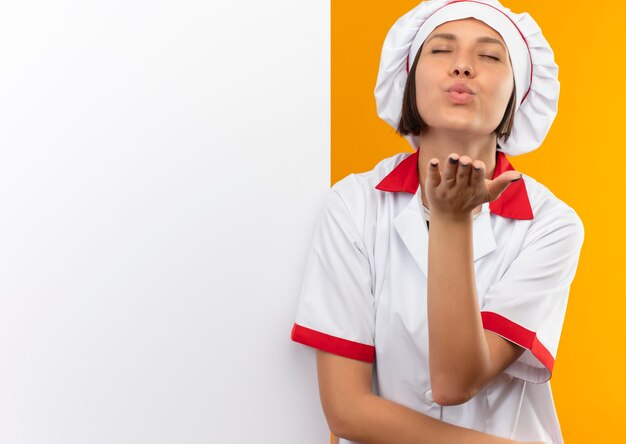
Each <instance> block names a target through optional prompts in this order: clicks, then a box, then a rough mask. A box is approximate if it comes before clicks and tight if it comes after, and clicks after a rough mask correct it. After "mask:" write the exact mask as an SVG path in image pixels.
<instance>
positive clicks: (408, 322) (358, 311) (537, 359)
mask: <svg viewBox="0 0 626 444" xmlns="http://www.w3.org/2000/svg"><path fill="white" fill-rule="evenodd" d="M418 156H419V149H418V150H417V151H416V152H415V153H399V154H397V155H395V156H392V157H390V158H387V159H385V160H383V161H381V162H380V163H378V165H376V167H375V168H374V169H373V170H371V171H369V172H366V173H360V174H351V175H349V176H347V177H345V178H344V179H342V180H341V181H339V182H337V183H336V184H335V185H334V186H333V187H332V188H331V189H330V190H329V191H328V193H327V196H326V201H325V206H324V210H323V212H322V216H321V218H320V219H319V220H318V223H317V227H316V231H315V234H314V237H313V241H312V244H311V248H310V252H309V256H308V259H307V264H306V269H305V274H304V279H303V282H302V287H301V294H300V300H299V305H298V310H297V314H296V320H295V323H294V325H293V329H292V332H291V338H292V340H293V341H296V342H299V343H302V344H305V345H307V346H310V347H314V348H317V349H320V350H325V351H327V352H331V353H334V354H337V355H341V356H345V357H348V358H352V359H358V360H362V361H366V362H372V363H373V364H374V365H373V370H374V372H373V387H372V390H373V392H374V393H376V394H378V395H379V396H381V397H383V398H385V399H389V400H391V401H394V402H397V403H399V404H402V405H404V406H406V407H409V408H411V409H413V410H416V411H418V412H421V413H423V414H426V415H429V416H431V417H434V418H438V419H441V420H443V421H445V422H448V423H452V424H456V425H459V426H462V427H467V428H471V429H475V430H479V431H483V432H486V433H489V434H493V435H498V436H501V437H504V438H509V439H516V440H521V441H531V440H532V441H544V442H546V443H548V444H557V443H562V442H563V439H562V436H561V432H560V427H559V422H558V419H557V416H556V411H555V408H554V402H553V399H552V394H551V390H550V384H549V382H547V381H548V380H549V379H550V376H551V373H552V368H553V365H554V358H555V356H556V351H557V345H558V342H559V337H560V334H561V328H562V325H563V319H564V316H565V309H566V305H567V299H568V294H569V288H570V284H571V283H572V280H573V279H574V275H575V272H576V268H577V265H578V258H579V255H580V250H581V247H582V243H583V237H584V230H583V225H582V222H581V220H580V218H579V217H578V215H577V214H576V212H575V211H574V210H573V209H572V208H570V207H569V206H567V205H566V204H565V203H564V202H562V201H561V200H559V199H558V198H557V197H555V196H554V194H552V193H551V192H550V191H549V190H548V189H547V188H546V187H545V186H543V185H541V184H540V183H539V182H537V181H536V180H535V179H533V178H531V177H529V176H527V175H524V177H523V179H522V180H519V181H517V182H513V183H512V184H511V185H509V187H508V188H507V189H506V190H505V191H504V193H503V194H502V195H501V196H500V197H499V198H498V199H497V200H495V201H493V202H490V203H488V204H483V205H482V209H481V212H480V214H479V215H478V217H476V218H475V219H474V222H473V247H474V248H473V252H474V267H475V276H476V287H477V288H476V289H477V296H478V299H479V307H480V310H481V315H482V321H483V326H484V328H485V329H487V330H490V331H492V332H494V333H496V334H498V335H500V336H502V337H504V338H506V339H508V340H509V341H512V342H514V343H516V344H518V345H520V346H522V347H523V348H525V349H526V351H525V352H524V353H523V354H522V356H521V357H520V358H519V359H518V360H517V361H516V362H514V363H513V364H512V365H511V366H510V367H509V368H507V369H506V370H505V371H504V372H503V373H502V374H500V375H499V376H498V377H496V378H495V379H494V380H493V381H492V382H491V383H489V384H488V385H487V386H486V387H484V388H483V390H482V391H481V392H480V393H478V394H477V395H476V396H475V397H474V398H472V399H471V400H469V401H468V402H466V403H464V404H461V405H457V406H445V407H442V406H439V405H438V404H435V403H434V402H433V401H432V392H431V390H430V377H429V366H428V318H427V311H426V277H427V275H428V230H427V226H426V223H425V215H424V212H423V211H422V201H421V192H419V191H418V189H419V178H418V175H417V174H418V169H417V159H418ZM513 169H514V168H513V166H512V165H511V164H510V162H509V161H508V159H507V157H506V156H505V155H504V154H503V153H502V152H500V151H497V152H496V167H495V171H494V175H493V176H492V178H495V177H497V176H498V175H500V174H501V173H502V172H504V171H507V170H513ZM450 328H454V326H450ZM341 442H342V444H347V443H348V442H349V441H346V440H341Z"/></svg>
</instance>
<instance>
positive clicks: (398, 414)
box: [335, 394, 515, 444]
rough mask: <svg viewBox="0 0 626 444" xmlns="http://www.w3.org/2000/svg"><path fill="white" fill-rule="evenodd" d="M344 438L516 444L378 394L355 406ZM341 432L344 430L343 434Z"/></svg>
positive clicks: (380, 442) (371, 442)
mask: <svg viewBox="0 0 626 444" xmlns="http://www.w3.org/2000/svg"><path fill="white" fill-rule="evenodd" d="M353 407H354V409H353V410H352V411H353V414H352V415H351V419H350V424H347V426H346V430H345V431H343V433H342V434H339V433H337V432H335V433H336V434H339V436H340V437H342V438H345V439H348V440H350V441H354V442H358V443H361V444H389V443H393V444H474V443H476V444H512V443H514V442H515V441H511V440H508V439H504V438H499V437H495V436H492V435H487V434H485V433H481V432H477V431H475V430H470V429H466V428H463V427H458V426H455V425H452V424H447V423H445V422H442V421H439V420H437V419H434V418H431V417H430V416H427V415H424V414H421V413H419V412H417V411H415V410H412V409H410V408H408V407H405V406H403V405H401V404H397V403H394V402H392V401H389V400H386V399H383V398H381V397H379V396H376V395H374V394H364V395H363V396H362V397H361V398H359V399H358V400H357V401H356V402H355V404H354V406H353ZM339 432H341V431H339Z"/></svg>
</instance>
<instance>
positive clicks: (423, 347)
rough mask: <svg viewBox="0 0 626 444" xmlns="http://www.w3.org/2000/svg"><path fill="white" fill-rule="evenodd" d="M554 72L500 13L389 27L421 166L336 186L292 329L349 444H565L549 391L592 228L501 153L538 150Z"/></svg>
mask: <svg viewBox="0 0 626 444" xmlns="http://www.w3.org/2000/svg"><path fill="white" fill-rule="evenodd" d="M557 73H558V67H557V66H556V64H555V63H554V57H553V53H552V51H551V49H550V47H549V45H548V43H547V42H546V41H545V39H544V38H543V36H542V35H541V31H540V29H539V27H538V26H537V24H536V23H535V22H534V21H533V20H532V18H531V17H530V16H529V15H528V14H514V13H512V12H511V11H510V10H508V9H506V8H504V7H503V6H502V5H501V4H500V3H498V2H497V1H495V0H483V1H465V0H461V1H458V0H456V1H451V0H433V1H425V2H422V3H421V4H420V5H418V6H417V7H416V8H414V9H413V10H412V11H410V12H409V13H408V14H406V15H405V16H403V17H401V18H400V19H399V20H398V22H396V24H394V26H393V27H392V29H391V30H390V32H389V35H388V36H387V39H386V40H385V44H384V46H383V51H382V56H381V67H380V71H379V76H378V82H377V86H376V90H375V95H376V100H377V105H378V113H379V115H380V116H381V118H383V119H384V120H386V121H387V122H388V123H390V124H391V125H393V126H394V128H396V129H397V130H398V132H399V133H401V134H403V135H405V136H406V137H407V139H408V141H409V142H410V143H411V144H412V146H413V147H414V148H415V149H416V152H415V153H413V154H408V153H400V154H397V155H395V156H393V157H391V158H389V159H385V160H383V161H382V162H380V163H379V164H378V165H377V166H376V167H375V168H374V169H373V170H372V171H369V172H367V173H362V174H351V175H349V176H347V177H346V178H344V179H343V180H341V181H339V182H338V183H336V184H335V185H334V186H333V187H332V189H331V190H330V192H329V194H328V196H327V200H326V205H325V208H324V212H323V215H322V217H321V219H320V221H319V223H318V227H317V230H316V234H315V237H314V240H313V243H312V247H311V252H310V255H309V258H308V261H307V267H306V273H305V277H304V281H303V285H302V293H301V299H300V305H299V308H298V313H297V316H296V322H295V324H294V327H293V330H292V339H293V340H294V341H297V342H300V343H302V344H305V345H308V346H311V347H314V348H316V349H317V369H318V381H319V387H320V396H321V401H322V407H323V410H324V413H325V415H326V418H327V421H328V424H329V426H330V428H331V430H332V432H333V433H334V434H335V435H337V436H339V437H341V438H342V440H341V442H342V443H350V442H358V443H368V444H369V443H372V444H375V443H381V444H382V443H394V444H417V443H430V444H432V443H456V444H458V443H511V442H544V443H550V444H554V443H561V442H562V436H561V432H560V429H559V424H558V420H557V416H556V412H555V409H554V403H553V401H552V395H551V391H550V386H549V383H548V382H547V381H548V380H549V379H550V376H551V372H552V367H553V364H554V357H555V355H556V350H557V345H558V341H559V337H560V332H561V327H562V324H563V319H564V316H565V307H566V304H567V298H568V293H569V287H570V285H571V282H572V280H573V278H574V275H575V272H576V267H577V264H578V258H579V254H580V249H581V247H582V242H583V236H584V231H583V226H582V223H581V221H580V218H579V217H578V215H577V214H576V212H575V211H574V210H572V209H571V208H570V207H569V206H567V205H566V204H565V203H563V202H562V201H561V200H559V199H558V198H557V197H555V196H554V195H553V194H552V193H551V192H550V191H549V190H548V189H547V188H546V187H545V186H543V185H541V184H540V183H538V182H537V181H536V180H534V179H532V178H531V177H529V176H527V175H524V176H523V177H522V175H521V174H520V173H519V172H518V171H516V170H515V169H514V168H513V166H512V165H511V164H510V163H509V161H508V159H507V157H506V155H505V153H507V154H510V155H516V154H521V153H525V152H529V151H531V150H533V149H535V148H537V147H538V146H540V145H541V143H542V141H543V139H544V138H545V136H546V134H547V132H548V130H549V128H550V126H551V124H552V121H553V119H554V117H555V115H556V110H557V100H558V93H559V83H558V80H557Z"/></svg>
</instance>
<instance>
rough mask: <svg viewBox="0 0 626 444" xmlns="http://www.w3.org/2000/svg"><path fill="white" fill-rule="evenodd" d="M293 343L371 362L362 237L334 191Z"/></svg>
mask: <svg viewBox="0 0 626 444" xmlns="http://www.w3.org/2000/svg"><path fill="white" fill-rule="evenodd" d="M291 339H292V340H293V341H295V342H298V343H301V344H304V345H307V346H310V347H314V348H317V349H320V350H323V351H327V352H330V353H334V354H337V355H341V356H344V357H347V358H351V359H357V360H361V361H365V362H373V361H374V356H375V350H374V298H373V293H372V278H371V272H370V262H369V259H368V255H367V251H366V248H365V245H364V242H363V236H362V235H361V234H360V233H359V230H358V229H357V226H356V224H355V222H354V220H353V218H352V216H351V214H350V212H349V211H348V208H347V206H346V204H345V202H344V201H343V199H342V197H341V195H340V194H339V193H338V192H337V191H336V190H335V189H330V190H329V192H328V194H327V196H326V200H325V205H324V209H323V211H322V215H321V218H320V219H319V220H318V224H317V227H316V229H315V232H314V235H313V240H312V244H311V247H310V250H309V254H308V257H307V261H306V267H305V272H304V278H303V281H302V286H301V291H300V298H299V303H298V310H297V314H296V320H295V323H294V325H293V328H292V331H291Z"/></svg>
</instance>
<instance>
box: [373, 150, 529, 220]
mask: <svg viewBox="0 0 626 444" xmlns="http://www.w3.org/2000/svg"><path fill="white" fill-rule="evenodd" d="M418 157H419V148H418V150H417V151H416V152H414V153H413V154H411V155H410V156H409V157H407V158H406V159H404V160H403V161H402V162H400V163H399V164H398V166H397V167H395V168H394V169H393V170H392V171H391V173H389V174H387V176H385V178H384V179H383V180H381V181H380V183H379V184H378V185H376V189H377V190H380V191H390V192H394V193H395V192H399V191H402V192H405V193H411V194H415V193H417V189H418V188H419V184H420V181H419V176H418V169H417V160H418ZM509 170H515V168H513V165H511V163H510V162H509V160H508V159H507V157H506V156H505V155H504V153H503V152H501V151H496V167H495V169H494V171H493V176H492V177H491V178H492V179H495V178H496V177H498V176H499V175H500V174H502V173H504V172H505V171H509ZM489 209H490V210H491V212H492V213H495V214H497V215H499V216H502V217H508V218H511V219H521V220H530V219H532V218H533V217H534V216H533V211H532V209H531V207H530V200H529V199H528V192H527V191H526V184H525V183H524V178H523V177H522V180H518V181H517V182H512V183H511V184H510V185H509V186H508V187H507V188H506V189H505V190H504V192H503V193H502V194H501V195H500V197H498V198H497V199H496V200H494V201H491V202H489Z"/></svg>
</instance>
